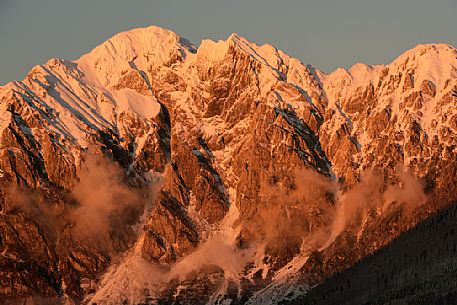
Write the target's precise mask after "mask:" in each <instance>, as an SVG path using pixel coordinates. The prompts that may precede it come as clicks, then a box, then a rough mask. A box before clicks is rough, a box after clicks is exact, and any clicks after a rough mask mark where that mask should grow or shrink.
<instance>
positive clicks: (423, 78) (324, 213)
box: [0, 26, 457, 304]
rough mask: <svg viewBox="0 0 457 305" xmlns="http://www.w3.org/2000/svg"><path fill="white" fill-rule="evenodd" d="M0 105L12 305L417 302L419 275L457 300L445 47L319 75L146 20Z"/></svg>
mask: <svg viewBox="0 0 457 305" xmlns="http://www.w3.org/2000/svg"><path fill="white" fill-rule="evenodd" d="M0 113H1V114H0V193H1V196H0V199H1V201H0V299H1V300H2V301H3V302H4V303H5V304H331V303H330V301H329V300H331V299H332V298H333V301H332V302H334V304H385V302H389V301H390V302H392V303H391V304H394V301H397V303H395V304H419V303H418V300H419V299H423V297H424V296H423V295H421V292H423V290H422V289H418V287H423V286H427V282H421V281H418V280H417V277H419V278H423V277H424V276H426V274H428V275H427V276H428V277H429V279H430V281H432V283H434V284H433V285H431V284H430V282H429V283H428V284H430V285H429V287H435V286H436V287H440V288H439V289H438V288H436V289H434V288H430V289H429V290H427V297H429V303H427V304H431V303H432V302H434V301H436V302H440V303H441V304H446V303H444V301H443V300H445V301H446V302H447V301H449V300H451V301H452V300H453V299H454V298H455V297H456V295H455V287H454V286H453V285H441V286H440V285H439V283H441V282H440V280H439V278H440V276H441V275H446V276H449V277H445V276H443V278H452V274H455V273H453V271H455V270H457V269H455V263H453V261H454V260H453V259H452V258H453V257H454V254H455V244H456V242H455V241H456V237H455V234H454V228H453V223H454V222H453V221H452V220H453V219H455V212H453V211H454V209H455V207H454V204H455V203H456V200H457V183H456V178H455V177H456V175H457V158H456V150H457V136H456V132H457V50H456V49H455V48H454V47H453V46H450V45H446V44H427V45H418V46H416V47H415V48H413V49H411V50H409V51H407V52H405V53H404V54H402V55H401V56H399V57H398V58H397V59H395V60H394V61H393V62H392V63H390V64H386V65H375V66H370V65H365V64H362V63H359V64H356V65H354V66H352V67H351V68H350V69H343V68H340V69H337V70H336V71H334V72H332V73H330V74H326V73H324V72H322V71H320V70H318V69H317V68H315V67H314V66H312V65H305V64H303V63H302V62H300V60H298V59H296V58H293V57H290V56H288V55H287V54H285V53H284V52H282V51H280V50H278V49H276V48H275V47H273V46H271V45H268V44H266V45H262V46H259V45H256V44H255V43H252V42H250V41H248V40H247V39H245V38H243V37H240V36H239V35H237V34H232V35H231V36H230V37H229V38H227V40H225V41H217V42H216V41H211V40H204V41H202V43H201V45H200V46H198V47H197V46H195V45H193V44H192V43H191V42H189V41H188V40H186V39H184V38H182V37H180V36H178V35H177V34H175V33H173V32H171V31H168V30H166V29H162V28H159V27H155V26H151V27H147V28H140V29H134V30H130V31H127V32H123V33H119V34H117V35H115V36H114V37H112V38H110V39H108V40H107V41H106V42H104V43H102V44H101V45H99V46H97V47H96V48H95V49H93V50H92V51H90V52H89V53H87V54H85V55H83V56H82V57H81V58H79V59H77V60H74V61H68V60H62V59H57V58H53V59H50V60H49V61H48V62H47V63H46V64H43V65H38V66H35V67H34V68H33V69H32V70H31V71H30V72H29V73H28V74H27V76H26V77H25V79H24V80H22V81H13V82H10V83H8V84H6V85H5V86H2V87H0ZM431 224H436V225H431ZM444 235H445V239H444V240H443V241H442V242H440V243H436V242H435V241H436V240H440V238H443V236H444ZM424 236H425V237H424ZM410 243H412V244H413V246H408V245H409V244H410ZM414 245H415V246H414ZM452 245H453V246H452ZM440 247H444V248H443V249H445V250H443V252H439V253H441V254H442V255H441V256H440V255H438V254H437V255H430V254H429V253H432V251H434V248H440ZM411 248H412V249H413V250H411ZM414 249H419V250H417V251H416V250H414ZM421 251H423V252H424V254H422V256H420V255H421V253H422V252H421ZM443 253H445V254H446V255H445V254H443ZM447 254H448V255H447ZM408 255H409V256H408ZM410 257H411V259H412V257H416V262H418V263H417V264H418V265H417V266H425V267H424V268H419V267H417V269H416V267H415V266H416V265H415V264H414V263H412V262H411V260H410V259H409V258H410ZM443 257H445V258H446V259H443ZM421 259H422V260H421ZM440 262H441V264H440ZM383 264H384V265H385V266H383ZM420 264H422V265H420ZM427 265H428V266H435V267H436V268H435V267H434V268H432V269H433V270H432V271H433V272H431V271H430V270H431V268H426V266H427ZM393 266H397V267H393ZM372 270H376V271H372ZM405 270H406V271H405ZM424 270H425V271H424ZM383 271H385V274H386V275H385V276H384V275H383V277H382V278H380V277H379V276H378V275H379V274H380V272H381V273H382V272H383ZM371 272H375V275H376V276H374V275H371V276H370V275H369V274H370V273H371ZM415 272H416V273H415ZM421 272H423V273H421ZM387 273H389V276H387ZM383 274H384V273H383ZM397 275H398V276H397ZM395 278H399V279H402V280H401V283H397V284H396V286H395V285H394V286H392V285H390V286H389V285H388V282H390V281H393V279H395ZM362 279H364V280H362ZM376 281H377V282H376ZM372 282H373V283H376V284H373V285H376V287H379V288H375V289H373V287H374V286H371V284H369V283H372ZM350 283H352V284H350ZM380 283H381V284H383V285H385V286H386V287H387V288H389V287H390V288H389V289H390V290H389V289H387V288H385V287H383V286H382V285H381V284H380ZM424 283H425V284H424ZM351 285H352V286H351ZM402 285H404V286H402ZM335 287H336V288H335ZM354 287H355V288H354ZM361 287H363V288H361ZM405 287H406V288H405ZM443 287H444V288H443ZM370 288H371V289H372V290H370ZM400 288H404V289H400ZM351 289H352V290H351ZM395 289H396V290H395ZM394 290H395V291H394ZM362 292H363V293H362ZM452 293H454V294H452ZM326 297H327V298H326ZM376 298H377V299H376ZM375 300H378V301H376V302H379V303H375ZM343 301H344V302H346V303H343ZM304 302H305V303H304ZM306 302H307V303H306ZM326 302H327V303H326ZM364 302H365V303H364ZM370 302H371V303H370ZM408 302H411V303H408ZM332 304H333V303H332ZM449 304H452V302H451V303H449Z"/></svg>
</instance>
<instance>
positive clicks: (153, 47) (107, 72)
mask: <svg viewBox="0 0 457 305" xmlns="http://www.w3.org/2000/svg"><path fill="white" fill-rule="evenodd" d="M195 51H196V48H195V47H194V46H193V45H192V44H191V43H190V42H189V41H188V40H186V39H183V38H181V37H179V36H178V35H177V34H176V33H174V32H172V31H169V30H166V29H163V28H160V27H157V26H150V27H146V28H137V29H133V30H130V31H126V32H122V33H119V34H116V35H114V36H113V37H112V38H110V39H108V40H107V41H105V42H104V43H102V44H101V45H99V46H97V47H95V48H94V49H93V50H92V51H90V52H89V53H87V54H85V55H83V56H82V57H81V58H80V59H79V60H77V61H76V63H77V64H78V66H79V67H80V69H81V70H83V71H84V72H85V74H86V76H87V79H88V80H89V81H91V82H94V83H100V84H102V85H104V86H109V85H114V82H116V81H117V80H118V79H119V77H121V76H122V74H123V73H126V71H127V70H130V69H135V70H143V71H146V70H147V69H151V67H153V66H171V65H173V64H174V63H176V62H178V61H182V60H184V59H185V58H186V56H187V55H188V54H190V53H194V52H195Z"/></svg>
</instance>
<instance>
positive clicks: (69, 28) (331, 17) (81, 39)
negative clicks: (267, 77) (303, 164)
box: [0, 0, 457, 84]
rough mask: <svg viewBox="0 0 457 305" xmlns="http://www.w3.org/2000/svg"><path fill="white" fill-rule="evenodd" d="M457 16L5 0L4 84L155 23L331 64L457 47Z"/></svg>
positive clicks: (148, 0) (365, 9)
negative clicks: (424, 47) (436, 45)
mask: <svg viewBox="0 0 457 305" xmlns="http://www.w3.org/2000/svg"><path fill="white" fill-rule="evenodd" d="M456 16H457V0H433V1H432V0H383V1H374V0H128V1H126V0H71V1H70V0H0V84H4V83H6V82H7V81H9V80H16V79H22V78H23V77H24V76H25V74H26V73H27V71H28V70H30V68H31V67H33V66H34V65H35V64H41V63H44V62H46V61H47V59H48V58H50V57H60V58H64V59H75V58H78V57H79V56H80V55H82V54H83V53H85V52H87V51H89V50H90V49H92V48H93V47H95V46H96V45H98V44H100V43H101V42H103V41H104V40H106V39H107V38H109V37H110V36H112V35H113V34H115V33H117V32H120V31H123V30H128V29H131V28H135V27H141V26H147V25H153V24H154V25H158V26H162V27H165V28H169V29H171V30H173V31H175V32H177V33H178V34H179V35H181V36H183V37H185V38H187V39H189V40H190V41H192V42H193V43H194V44H197V45H198V44H199V43H200V41H201V39H204V38H211V39H216V40H217V39H225V38H227V37H228V36H229V35H230V34H231V33H232V32H237V33H238V34H240V35H242V36H244V37H246V38H247V39H249V40H251V41H254V42H257V43H266V42H268V43H271V44H273V45H274V46H276V47H277V48H279V49H281V50H283V51H285V52H286V53H288V54H289V55H292V56H295V57H298V58H300V59H301V60H302V61H303V62H304V63H307V64H313V65H315V66H316V67H317V68H319V69H322V70H324V71H326V72H330V71H332V70H334V69H335V68H337V67H339V66H343V67H349V66H351V65H352V64H354V63H356V62H365V63H367V64H376V63H388V62H390V61H391V60H392V59H393V58H395V57H396V56H398V55H400V53H402V52H403V51H405V50H407V49H409V48H412V47H414V46H415V45H416V44H418V43H429V42H440V43H449V44H452V45H454V46H456V45H457V17H456Z"/></svg>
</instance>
